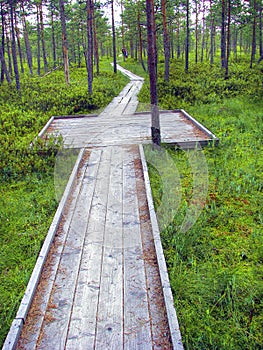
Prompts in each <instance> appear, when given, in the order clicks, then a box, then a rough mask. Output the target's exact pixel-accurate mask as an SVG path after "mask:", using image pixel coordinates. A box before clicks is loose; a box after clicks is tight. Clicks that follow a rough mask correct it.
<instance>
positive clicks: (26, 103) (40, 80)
mask: <svg viewBox="0 0 263 350" xmlns="http://www.w3.org/2000/svg"><path fill="white" fill-rule="evenodd" d="M101 71H102V73H101V75H99V76H95V79H94V95H93V96H92V97H90V96H88V92H87V73H86V71H85V69H83V68H80V69H77V68H72V69H71V74H70V76H71V85H70V87H67V86H66V85H65V83H64V74H63V70H57V71H55V72H53V73H51V74H49V75H47V76H46V77H33V78H30V77H24V78H23V79H21V87H22V91H21V93H20V94H18V93H17V92H16V90H15V87H11V88H10V87H9V86H7V85H6V84H4V85H2V86H1V91H0V107H1V117H0V147H1V154H0V176H1V177H0V185H1V186H0V192H1V193H0V244H1V251H0V295H1V299H0V347H1V346H2V344H3V342H4V339H5V337H6V334H7V332H8V329H9V327H10V325H11V323H12V321H13V319H14V317H15V315H16V312H17V309H18V307H19V304H20V301H21V298H22V296H23V294H24V291H25V288H26V286H27V283H28V280H29V278H30V275H31V272H32V270H33V268H34V265H35V262H36V259H37V256H38V253H39V250H40V248H41V246H42V243H43V241H44V239H45V236H46V234H47V232H48V228H49V226H50V223H51V222H52V218H53V216H54V213H55V210H56V208H57V205H58V200H59V199H60V197H61V195H62V193H63V190H64V187H65V186H66V183H67V179H68V176H69V174H70V172H71V170H72V167H73V165H74V162H75V159H76V157H77V153H76V152H73V151H72V150H69V151H68V150H63V145H62V143H61V140H60V138H55V139H53V140H52V139H51V140H50V141H49V142H48V143H46V142H43V141H41V140H38V141H35V142H34V145H33V147H29V145H30V143H31V142H32V140H34V139H35V137H36V136H37V134H38V132H39V131H40V130H41V129H42V128H43V126H44V125H45V123H46V122H47V121H48V120H49V118H50V117H51V116H52V115H64V114H80V113H85V114H87V113H97V111H98V110H101V109H102V108H103V107H105V106H106V105H107V104H108V103H109V102H110V101H111V100H112V99H113V97H115V96H116V95H118V93H119V92H120V91H121V89H122V88H123V87H124V86H125V85H126V83H127V82H128V79H127V78H126V77H124V76H123V75H122V74H120V73H118V74H117V75H114V74H113V72H112V71H113V70H112V67H111V65H110V63H109V62H106V61H105V62H102V64H101ZM61 147H62V149H61Z"/></svg>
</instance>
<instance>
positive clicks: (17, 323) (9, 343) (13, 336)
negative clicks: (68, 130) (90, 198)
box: [2, 148, 85, 350]
mask: <svg viewBox="0 0 263 350" xmlns="http://www.w3.org/2000/svg"><path fill="white" fill-rule="evenodd" d="M84 151H85V149H84V148H82V149H81V150H80V152H79V155H78V158H77V161H76V163H75V166H74V168H73V170H72V173H71V175H70V178H69V181H68V184H67V186H66V189H65V191H64V193H63V196H62V198H61V201H60V203H59V206H58V208H57V211H56V213H55V216H54V218H53V221H52V223H51V225H50V228H49V230H48V233H47V236H46V239H45V241H44V243H43V246H42V248H41V250H40V253H39V256H38V258H37V261H36V264H35V267H34V269H33V272H32V274H31V277H30V280H29V282H28V285H27V288H26V291H25V294H24V296H23V298H22V301H21V303H20V307H19V309H18V312H17V314H16V317H15V319H14V320H13V322H12V324H11V327H10V329H9V332H8V334H7V337H6V339H5V342H4V345H3V348H2V350H14V349H15V348H16V345H17V342H18V339H19V336H20V334H21V331H22V328H23V325H24V323H25V320H26V317H27V314H28V311H29V308H30V306H31V303H32V301H33V298H34V295H35V292H36V288H37V285H38V282H39V279H40V276H41V273H42V270H43V267H44V264H45V262H46V259H47V256H48V253H49V250H50V247H51V244H52V242H53V239H54V236H55V234H56V231H57V228H58V225H59V222H60V219H61V216H62V213H63V210H64V208H65V205H66V202H67V200H68V197H69V194H70V191H71V188H72V186H73V183H74V180H75V177H76V174H77V171H78V168H79V165H80V162H81V159H82V157H83V154H84Z"/></svg>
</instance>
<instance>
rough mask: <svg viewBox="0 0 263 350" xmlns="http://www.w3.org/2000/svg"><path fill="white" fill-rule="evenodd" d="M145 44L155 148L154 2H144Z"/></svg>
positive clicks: (158, 135) (158, 138)
mask: <svg viewBox="0 0 263 350" xmlns="http://www.w3.org/2000/svg"><path fill="white" fill-rule="evenodd" d="M146 16H147V42H148V49H147V51H148V71H149V78H150V96H151V115H152V127H151V131H152V142H153V144H154V145H156V146H160V144H161V131H160V121H159V110H158V93H157V48H156V25H155V15H154V0H146Z"/></svg>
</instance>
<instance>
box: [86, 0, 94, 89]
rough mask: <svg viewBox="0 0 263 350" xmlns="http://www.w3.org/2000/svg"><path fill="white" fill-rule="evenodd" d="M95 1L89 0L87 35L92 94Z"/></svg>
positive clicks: (89, 80)
mask: <svg viewBox="0 0 263 350" xmlns="http://www.w3.org/2000/svg"><path fill="white" fill-rule="evenodd" d="M92 8H93V3H92V0H87V37H88V52H87V68H88V91H89V94H90V95H92V82H93V9H92Z"/></svg>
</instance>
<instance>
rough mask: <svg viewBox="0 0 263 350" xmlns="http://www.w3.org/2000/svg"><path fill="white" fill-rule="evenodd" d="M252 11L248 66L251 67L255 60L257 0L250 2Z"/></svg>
mask: <svg viewBox="0 0 263 350" xmlns="http://www.w3.org/2000/svg"><path fill="white" fill-rule="evenodd" d="M251 7H252V11H253V26H252V43H251V59H250V68H252V67H253V63H254V62H255V56H256V49H257V44H256V26H257V0H253V3H252V4H251Z"/></svg>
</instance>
